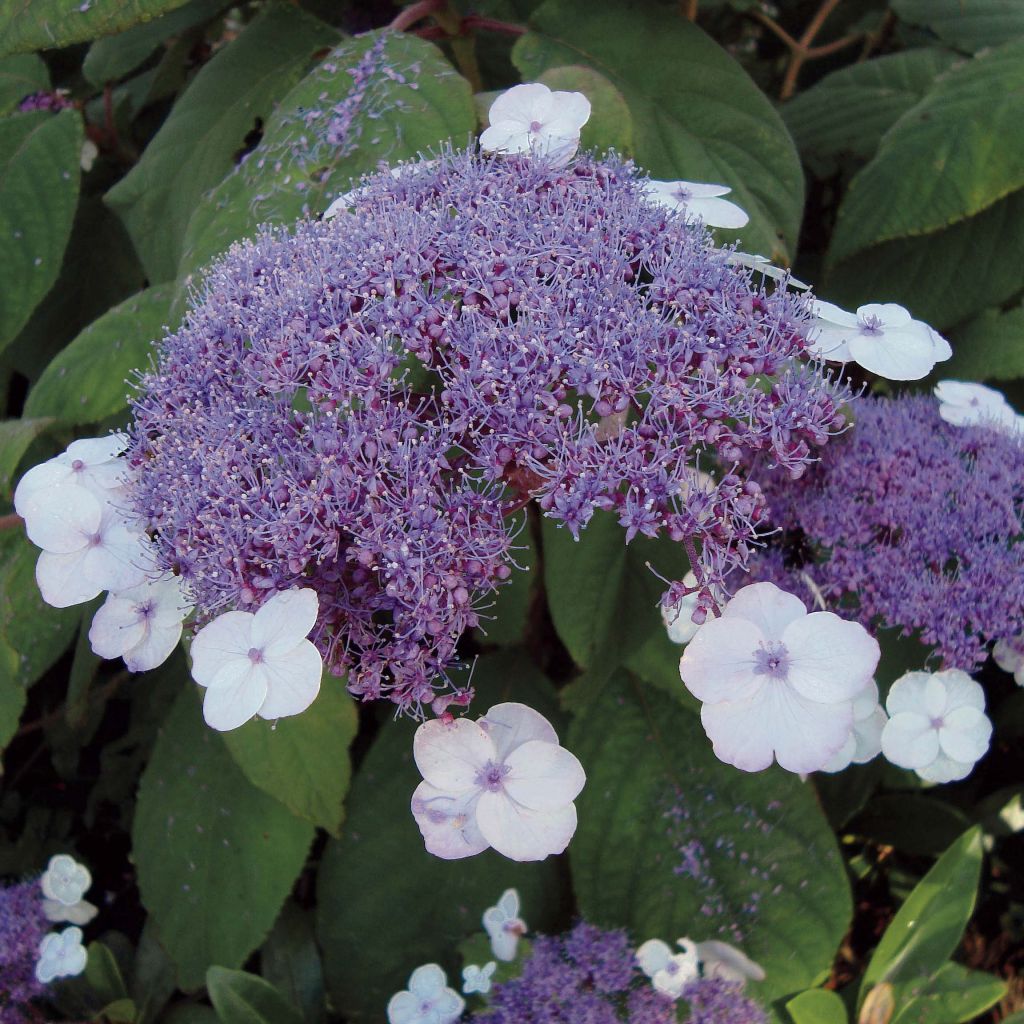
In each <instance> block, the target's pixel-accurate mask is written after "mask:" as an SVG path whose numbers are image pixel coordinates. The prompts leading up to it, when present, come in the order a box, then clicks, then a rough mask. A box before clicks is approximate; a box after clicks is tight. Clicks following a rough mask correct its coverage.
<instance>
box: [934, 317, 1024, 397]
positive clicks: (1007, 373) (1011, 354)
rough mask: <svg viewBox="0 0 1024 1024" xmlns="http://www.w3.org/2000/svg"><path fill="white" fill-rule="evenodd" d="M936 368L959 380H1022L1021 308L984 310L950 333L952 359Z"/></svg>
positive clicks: (1023, 332) (1023, 326)
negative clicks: (951, 335)
mask: <svg viewBox="0 0 1024 1024" xmlns="http://www.w3.org/2000/svg"><path fill="white" fill-rule="evenodd" d="M939 369H941V371H942V376H943V377H952V378H954V379H958V380H1013V379H1015V378H1017V377H1024V305H1021V306H1015V307H1014V308H1013V309H1008V310H1006V312H1003V311H1002V310H1001V309H986V310H985V311H984V312H983V313H980V314H979V315H978V316H976V317H974V319H973V320H969V321H968V322H967V323H965V324H964V325H963V326H962V327H960V329H959V330H957V331H956V332H955V333H954V334H953V358H952V359H951V360H950V361H949V362H948V363H943V364H942V365H941V366H940V367H939Z"/></svg>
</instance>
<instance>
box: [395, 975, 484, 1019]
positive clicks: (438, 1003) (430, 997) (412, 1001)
mask: <svg viewBox="0 0 1024 1024" xmlns="http://www.w3.org/2000/svg"><path fill="white" fill-rule="evenodd" d="M465 1007H466V1001H465V999H463V998H462V996H460V995H459V993H458V992H456V991H455V989H453V988H449V987H448V976H447V975H446V974H445V973H444V971H443V970H442V969H441V968H440V967H439V966H438V965H437V964H424V965H423V966H422V967H417V968H416V970H415V971H413V972H412V974H411V975H410V976H409V988H408V989H405V990H403V991H401V992H396V993H395V994H394V995H393V996H392V997H391V999H390V1000H389V1001H388V1024H454V1022H455V1021H457V1020H458V1019H459V1017H461V1016H462V1011H463V1010H464V1009H465Z"/></svg>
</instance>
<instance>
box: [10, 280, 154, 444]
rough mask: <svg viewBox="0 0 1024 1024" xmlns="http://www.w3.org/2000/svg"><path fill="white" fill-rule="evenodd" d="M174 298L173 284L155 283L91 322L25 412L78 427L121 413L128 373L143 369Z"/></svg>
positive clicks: (49, 372) (51, 367)
mask: <svg viewBox="0 0 1024 1024" xmlns="http://www.w3.org/2000/svg"><path fill="white" fill-rule="evenodd" d="M173 294H174V288H173V286H172V285H170V284H163V285H155V286H154V287H152V288H147V289H146V290H145V291H143V292H139V294H138V295H133V296H132V297H131V298H129V299H125V300H124V302H122V303H120V305H117V306H115V307H114V308H113V309H111V310H109V311H108V312H106V313H104V314H103V316H101V317H100V318H99V319H98V320H94V321H93V322H92V323H91V324H89V326H88V327H86V329H85V330H84V331H82V333H81V334H79V335H78V337H77V338H75V339H74V341H72V342H71V344H70V345H68V347H67V348H65V349H63V350H62V351H61V352H60V353H59V354H58V355H57V358H56V359H54V360H53V362H51V363H50V364H49V366H47V368H46V369H45V370H44V371H43V375H42V376H41V377H40V378H39V380H38V381H37V382H36V385H35V387H33V388H32V390H31V392H29V396H28V400H27V401H26V402H25V414H26V415H27V416H51V417H53V418H55V419H58V420H61V421H62V422H64V423H71V424H76V425H77V424H83V423H96V422H98V421H99V420H103V419H106V418H107V417H109V416H115V415H118V414H120V413H123V412H124V411H125V410H126V409H127V408H128V390H129V388H130V386H131V375H132V372H133V371H134V370H138V369H145V368H146V367H147V365H148V363H149V361H150V357H151V353H152V350H153V341H154V339H157V338H159V337H160V336H161V335H162V334H163V328H164V326H165V325H166V324H167V323H168V320H169V318H170V307H171V298H172V296H173Z"/></svg>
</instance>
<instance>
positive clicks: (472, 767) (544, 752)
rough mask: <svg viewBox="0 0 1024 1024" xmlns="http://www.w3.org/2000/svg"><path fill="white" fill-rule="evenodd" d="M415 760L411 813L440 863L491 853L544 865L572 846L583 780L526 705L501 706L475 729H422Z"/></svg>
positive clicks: (463, 721)
mask: <svg viewBox="0 0 1024 1024" xmlns="http://www.w3.org/2000/svg"><path fill="white" fill-rule="evenodd" d="M413 756H414V757H415V759H416V765H417V767H418V768H419V770H420V774H422V776H423V779H424V781H423V782H421V783H420V784H419V786H417V787H416V792H415V793H414V794H413V797H412V813H413V817H414V818H415V819H416V824H417V825H419V827H420V832H422V833H423V839H424V841H425V843H426V847H427V850H428V851H429V852H430V853H433V854H434V855H435V856H437V857H442V858H444V859H445V860H456V859H458V858H460V857H471V856H473V855H474V854H477V853H481V852H482V851H484V850H486V849H487V848H488V847H489V846H491V847H494V849H495V850H497V851H498V853H500V854H502V855H503V856H505V857H509V858H510V859H512V860H519V861H524V860H543V859H544V858H545V857H548V856H550V855H551V854H555V853H561V852H562V851H563V850H564V849H565V848H566V847H567V846H568V845H569V840H570V839H571V838H572V836H573V833H574V832H575V831H576V806H575V804H574V803H573V800H574V799H575V798H576V796H577V795H578V794H579V792H580V790H581V789H582V788H583V784H584V782H586V775H585V773H584V771H583V766H582V765H581V764H580V763H579V761H578V760H577V759H576V758H575V757H574V756H573V755H572V754H571V753H570V752H569V751H568V750H566V749H565V748H564V747H561V746H559V743H558V736H557V734H556V733H555V730H554V729H553V728H552V726H551V723H550V722H548V720H547V719H546V718H545V717H544V716H543V715H541V714H539V713H538V712H536V711H534V710H533V709H532V708H528V707H527V706H526V705H525V704H517V703H508V704H496V705H495V706H494V707H493V708H491V710H490V711H488V712H487V714H486V715H485V716H484V717H483V718H481V719H480V720H479V721H478V722H473V721H470V720H469V719H468V718H459V719H456V720H454V721H444V720H441V719H437V720H435V721H431V722H424V723H423V724H422V725H421V726H420V727H419V728H418V729H417V730H416V736H415V739H414V740H413Z"/></svg>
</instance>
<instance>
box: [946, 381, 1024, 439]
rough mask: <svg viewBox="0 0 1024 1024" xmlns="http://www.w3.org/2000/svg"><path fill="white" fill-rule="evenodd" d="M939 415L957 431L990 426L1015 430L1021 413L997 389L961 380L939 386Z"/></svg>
mask: <svg viewBox="0 0 1024 1024" xmlns="http://www.w3.org/2000/svg"><path fill="white" fill-rule="evenodd" d="M934 393H935V397H936V398H937V399H938V400H939V415H940V416H941V417H942V418H943V419H944V420H945V421H946V422H947V423H952V424H953V426H955V427H976V426H988V427H997V428H1009V429H1011V430H1012V429H1015V428H1016V426H1017V413H1016V412H1014V410H1013V406H1012V405H1010V403H1009V402H1007V400H1006V399H1005V398H1004V397H1003V395H1002V393H1001V392H999V391H996V390H995V389H994V388H987V387H985V386H984V385H983V384H971V383H968V382H966V381H960V380H940V381H939V383H938V384H936V385H935V392H934Z"/></svg>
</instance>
